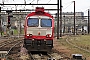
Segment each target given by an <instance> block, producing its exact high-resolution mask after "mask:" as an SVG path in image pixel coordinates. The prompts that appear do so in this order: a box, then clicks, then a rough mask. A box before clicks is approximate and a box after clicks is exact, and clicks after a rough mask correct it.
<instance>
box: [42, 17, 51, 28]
mask: <svg viewBox="0 0 90 60" xmlns="http://www.w3.org/2000/svg"><path fill="white" fill-rule="evenodd" d="M41 27H52V20H51V19H46V18H42V19H41Z"/></svg>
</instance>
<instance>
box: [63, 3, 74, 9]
mask: <svg viewBox="0 0 90 60" xmlns="http://www.w3.org/2000/svg"><path fill="white" fill-rule="evenodd" d="M72 3H73V2H71V3H70V4H69V5H68V6H66V7H65V8H63V10H65V9H67V8H68V7H69V6H70V5H71V4H72Z"/></svg>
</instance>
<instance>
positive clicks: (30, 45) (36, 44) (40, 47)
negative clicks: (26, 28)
mask: <svg viewBox="0 0 90 60" xmlns="http://www.w3.org/2000/svg"><path fill="white" fill-rule="evenodd" d="M24 47H25V48H26V49H27V50H28V51H45V52H46V51H47V52H49V51H51V49H52V48H53V40H30V39H24Z"/></svg>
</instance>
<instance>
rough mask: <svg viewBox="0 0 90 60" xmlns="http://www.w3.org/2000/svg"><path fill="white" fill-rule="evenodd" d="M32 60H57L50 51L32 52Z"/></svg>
mask: <svg viewBox="0 0 90 60" xmlns="http://www.w3.org/2000/svg"><path fill="white" fill-rule="evenodd" d="M30 57H31V60H55V59H54V58H53V56H52V55H51V54H50V53H37V54H32V53H30Z"/></svg>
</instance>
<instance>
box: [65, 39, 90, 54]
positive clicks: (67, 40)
mask: <svg viewBox="0 0 90 60" xmlns="http://www.w3.org/2000/svg"><path fill="white" fill-rule="evenodd" d="M66 42H67V43H68V44H70V45H71V46H74V47H76V48H78V49H80V50H83V51H85V52H88V53H90V51H89V50H87V49H84V48H81V47H79V46H77V45H74V44H72V43H71V42H70V41H69V39H68V38H67V39H66Z"/></svg>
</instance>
